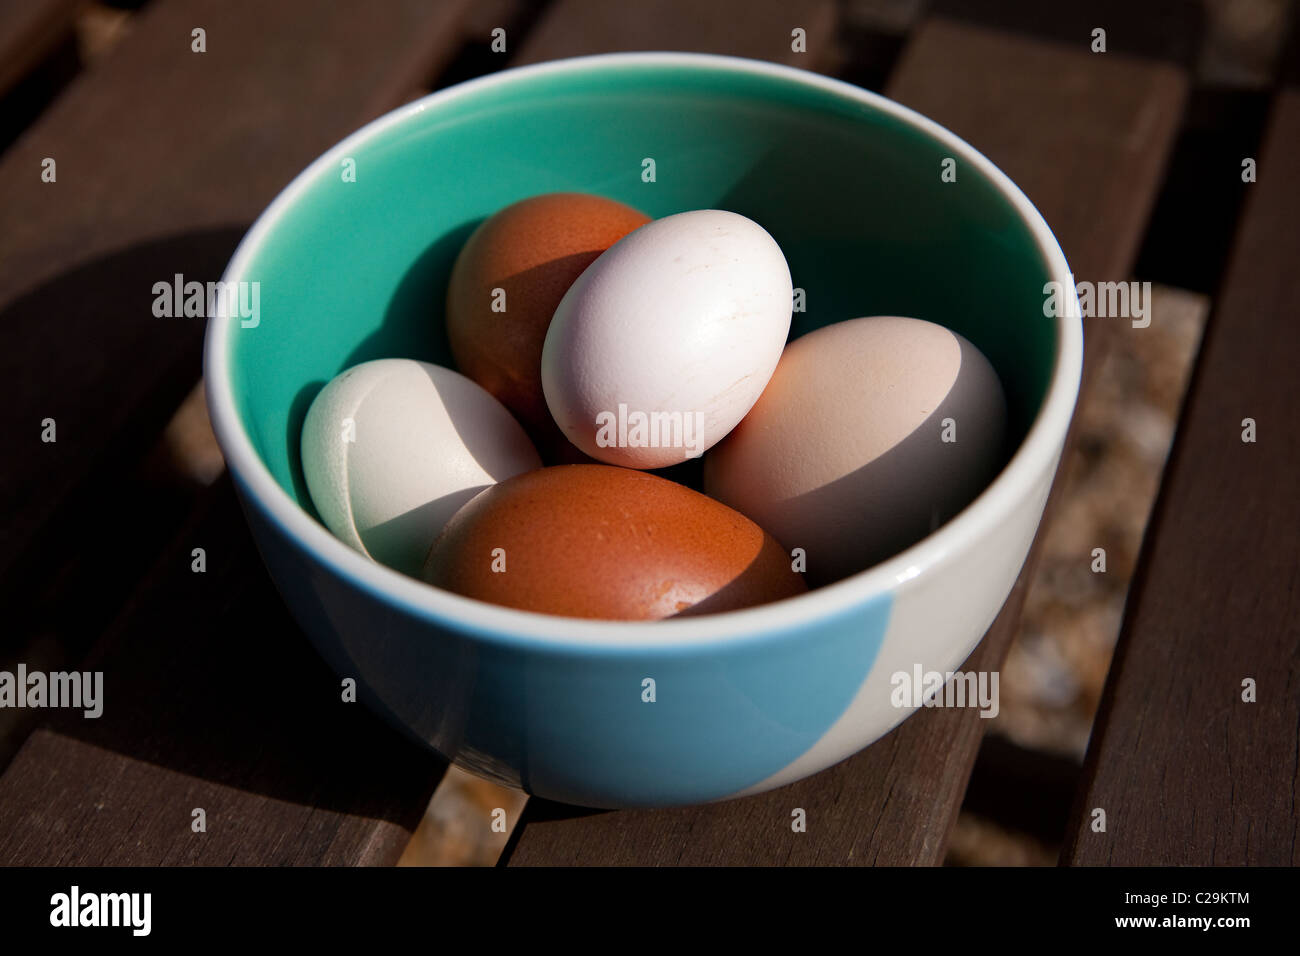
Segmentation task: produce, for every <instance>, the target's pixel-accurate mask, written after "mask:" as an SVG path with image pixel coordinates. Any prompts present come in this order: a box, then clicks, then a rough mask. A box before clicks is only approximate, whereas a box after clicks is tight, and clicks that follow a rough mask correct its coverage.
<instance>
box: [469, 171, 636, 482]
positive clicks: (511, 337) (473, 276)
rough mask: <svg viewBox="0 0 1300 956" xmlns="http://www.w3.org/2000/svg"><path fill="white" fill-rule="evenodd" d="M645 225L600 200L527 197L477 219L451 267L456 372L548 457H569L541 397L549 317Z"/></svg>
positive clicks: (580, 195)
mask: <svg viewBox="0 0 1300 956" xmlns="http://www.w3.org/2000/svg"><path fill="white" fill-rule="evenodd" d="M649 221H650V217H649V216H647V215H645V214H644V213H642V212H639V211H638V210H636V209H633V208H632V207H631V206H626V205H624V204H623V203H620V202H615V201H614V200H612V199H606V198H604V197H602V196H591V195H587V194H585V193H548V194H546V195H542V196H533V197H530V198H528V199H523V200H520V201H519V202H516V203H513V204H511V205H509V206H507V207H506V208H504V209H502V210H500V211H499V212H497V213H496V214H494V215H492V216H489V217H488V218H487V219H486V220H484V221H483V222H482V223H481V224H480V225H479V226H478V228H477V229H475V230H474V232H473V233H472V234H471V235H470V237H469V239H468V240H466V242H465V245H464V246H463V247H462V249H461V251H460V254H459V255H458V256H457V258H456V263H455V265H454V266H453V267H452V272H451V278H450V280H449V282H448V286H447V314H446V321H447V338H448V341H449V344H450V345H451V352H452V356H453V357H454V359H455V361H456V367H457V368H458V369H459V370H460V371H461V372H462V373H464V374H465V375H468V376H469V377H470V378H471V379H473V380H474V381H475V382H477V383H478V384H480V385H482V386H483V387H484V388H486V389H487V390H488V391H489V392H491V393H492V395H493V396H495V397H496V398H497V399H498V400H499V401H501V402H502V404H504V405H505V406H506V407H507V408H508V409H510V411H511V412H512V413H513V414H514V415H515V416H516V417H517V418H518V419H519V421H520V422H521V423H522V424H523V425H524V427H525V429H526V430H527V431H528V433H529V434H530V435H531V436H532V438H533V439H534V441H535V442H537V443H538V445H539V446H541V448H542V450H543V452H544V453H547V452H549V454H547V458H548V459H554V458H560V459H565V458H574V457H576V453H574V452H572V451H570V449H569V448H568V447H567V446H568V442H567V441H565V440H564V439H563V438H562V436H561V435H560V432H559V429H558V428H556V426H555V423H554V422H553V421H552V419H551V414H550V412H549V411H547V409H546V399H545V397H544V396H543V395H542V381H541V361H542V343H543V342H544V341H545V339H546V329H547V327H548V326H549V325H550V324H551V316H552V315H554V314H555V307H556V306H557V305H559V303H560V299H562V298H563V297H564V293H565V292H567V291H568V289H569V286H570V285H572V284H573V280H574V279H576V278H577V277H578V276H579V275H581V274H582V271H583V270H584V269H586V268H587V266H589V265H591V263H592V262H593V261H594V260H595V258H596V257H597V256H598V255H600V254H601V253H602V252H604V251H605V250H606V249H608V248H609V247H610V246H612V245H613V244H614V243H615V242H617V241H618V240H619V239H621V238H623V236H625V235H627V234H628V233H629V232H631V231H632V230H633V229H636V228H637V227H638V226H641V225H644V224H645V223H647V222H649ZM494 289H501V290H502V291H503V293H504V296H505V298H504V304H505V311H496V310H494V308H493V304H494V302H496V301H498V300H497V297H496V296H494V294H493V290H494Z"/></svg>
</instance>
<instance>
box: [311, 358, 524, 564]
mask: <svg viewBox="0 0 1300 956" xmlns="http://www.w3.org/2000/svg"><path fill="white" fill-rule="evenodd" d="M539 467H541V459H540V458H539V457H538V454H537V451H536V449H534V448H533V445H532V443H531V442H530V441H529V440H528V436H527V435H526V434H524V430H523V428H521V427H520V425H519V423H518V422H516V421H515V420H514V418H512V417H511V415H510V413H509V412H508V411H506V409H505V407H504V406H503V405H502V404H501V403H500V402H498V401H497V400H496V399H495V398H493V397H492V396H491V395H489V394H488V393H487V392H486V391H484V390H483V389H482V388H480V387H479V386H478V385H476V384H474V383H473V382H471V381H470V380H469V379H468V378H466V377H465V376H463V375H461V374H459V373H458V372H454V371H452V370H451V369H448V368H443V367H441V366H438V365H431V364H429V363H427V362H416V361H412V360H409V359H378V360H376V361H373V362H364V363H362V364H360V365H357V366H354V367H353V368H350V369H348V370H347V371H345V372H343V373H342V374H340V375H338V376H337V377H336V378H334V379H333V381H331V382H330V383H329V384H328V385H326V386H325V387H324V388H323V389H321V391H320V393H319V394H318V395H317V396H316V398H315V400H314V401H313V402H312V404H311V407H310V408H309V409H308V410H307V418H306V420H305V421H304V423H303V429H302V468H303V475H304V477H305V478H306V480H307V489H308V491H309V492H310V493H311V499H312V502H313V504H315V506H316V511H317V513H318V514H319V515H320V517H321V520H322V521H323V522H324V523H325V526H326V527H327V528H329V529H330V531H332V532H334V534H335V535H336V536H337V537H338V538H340V539H342V540H343V541H344V542H346V543H347V544H349V545H351V546H352V547H354V548H356V549H357V550H358V551H360V552H362V553H363V554H367V555H369V556H370V557H372V558H374V559H375V560H376V561H379V562H380V563H382V564H386V565H388V566H390V567H392V568H396V569H397V570H399V571H401V572H403V573H405V574H410V575H412V576H418V575H419V572H420V568H421V566H422V564H423V562H424V558H425V556H426V555H427V554H428V551H429V547H430V545H431V544H432V543H433V540H434V539H435V538H436V537H437V536H438V534H439V532H440V531H441V530H442V527H443V525H445V524H446V523H447V519H449V518H450V517H451V516H452V515H453V514H455V512H456V510H457V509H458V508H460V506H461V505H463V504H464V503H465V502H467V501H468V500H469V499H471V498H472V497H474V495H476V494H478V493H479V492H480V491H482V490H483V489H484V488H486V487H487V486H488V485H491V484H494V483H495V482H498V481H501V480H503V479H505V478H509V477H511V476H513V475H517V474H519V473H520V472H524V471H528V470H529V469H533V468H539Z"/></svg>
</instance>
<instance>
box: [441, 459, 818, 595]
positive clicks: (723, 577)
mask: <svg viewBox="0 0 1300 956" xmlns="http://www.w3.org/2000/svg"><path fill="white" fill-rule="evenodd" d="M498 549H500V550H498ZM501 568H504V570H500V569H501ZM425 580H427V581H429V582H430V583H431V584H434V585H435V586H437V587H441V588H445V589H447V590H449V591H454V592H456V593H458V594H463V595H465V596H467V597H472V598H478V599H479V600H481V601H489V602H491V603H493V604H501V605H505V606H507V607H513V608H520V609H523V610H529V611H540V612H543V613H546V614H559V615H564V616H567V617H583V618H601V619H606V620H653V619H658V618H664V617H669V616H672V615H675V614H701V613H710V612H714V611H729V610H734V609H737V608H743V607H749V606H751V605H755V604H763V603H766V602H768V601H775V600H779V599H781V598H784V597H790V596H792V595H795V594H799V593H802V592H803V591H805V590H806V585H805V584H804V582H803V578H802V576H801V575H800V574H799V573H798V572H797V571H795V570H793V569H792V566H791V559H790V556H789V554H787V553H786V551H785V550H784V549H783V548H782V547H781V545H779V544H778V543H777V542H776V540H775V539H774V538H773V537H772V536H771V535H769V534H767V533H765V532H764V531H763V530H762V529H761V528H759V527H758V526H757V525H756V524H754V522H752V521H750V520H749V519H748V518H746V517H745V516H744V515H741V514H738V513H737V512H735V511H733V510H732V509H730V508H728V507H726V506H725V505H722V504H719V503H718V502H716V501H714V500H712V499H711V498H708V497H706V496H704V495H702V494H700V493H699V492H697V491H692V490H691V489H689V488H686V487H684V486H682V485H679V484H676V483H675V482H671V481H668V480H666V479H664V478H659V477H657V476H655V475H648V474H645V473H644V472H639V471H632V470H630V469H626V468H615V467H612V466H609V465H560V466H556V467H554V468H544V469H542V470H540V471H533V472H529V473H527V474H524V475H520V476H518V477H516V478H512V479H510V480H509V481H504V482H502V483H501V484H499V485H494V486H493V487H491V488H489V489H488V490H486V491H484V492H483V493H482V494H480V495H479V496H478V497H476V498H475V499H474V500H473V501H471V502H470V503H469V504H467V505H466V506H465V507H464V508H462V509H461V510H460V511H458V512H457V513H456V515H455V517H453V518H452V519H451V521H450V522H448V524H447V527H446V528H445V529H444V531H443V533H442V535H441V536H440V537H439V538H438V540H437V542H436V543H435V544H434V546H433V548H432V549H431V550H430V552H429V560H428V564H427V565H426V567H425Z"/></svg>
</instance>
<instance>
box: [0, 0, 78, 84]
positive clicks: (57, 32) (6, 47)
mask: <svg viewBox="0 0 1300 956" xmlns="http://www.w3.org/2000/svg"><path fill="white" fill-rule="evenodd" d="M84 3H85V0H0V96H3V95H4V94H5V93H7V92H8V91H9V90H10V88H12V87H13V86H14V85H15V84H16V83H18V81H19V80H21V79H22V78H23V77H24V76H26V75H27V72H28V71H29V70H31V69H33V68H34V67H35V66H36V65H37V64H38V63H40V61H41V59H42V58H44V57H45V56H46V54H48V53H49V52H50V51H52V50H53V49H54V48H55V46H57V45H58V43H59V41H60V40H62V39H63V38H64V37H66V36H67V35H68V34H69V33H70V32H71V30H72V23H73V20H74V19H75V18H76V14H77V10H78V8H79V7H81V6H83V5H84Z"/></svg>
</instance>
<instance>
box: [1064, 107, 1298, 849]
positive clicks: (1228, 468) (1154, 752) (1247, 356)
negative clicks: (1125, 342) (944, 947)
mask: <svg viewBox="0 0 1300 956" xmlns="http://www.w3.org/2000/svg"><path fill="white" fill-rule="evenodd" d="M1298 153H1300V89H1296V88H1292V89H1289V90H1287V91H1285V92H1283V93H1281V94H1279V96H1278V98H1277V100H1276V104H1275V106H1274V110H1273V114H1272V120H1271V124H1270V127H1269V129H1268V132H1267V134H1266V138H1265V141H1264V149H1263V152H1262V155H1261V156H1259V157H1257V158H1258V160H1259V166H1258V181H1257V182H1256V183H1255V184H1253V185H1251V186H1249V187H1248V188H1249V190H1250V195H1249V196H1248V198H1247V205H1246V210H1245V214H1244V218H1243V221H1242V225H1241V227H1240V229H1239V231H1238V235H1237V242H1236V246H1235V248H1234V251H1233V254H1232V258H1231V260H1230V264H1229V268H1228V272H1227V274H1226V277H1225V280H1224V284H1223V288H1222V290H1221V294H1220V297H1219V299H1218V302H1217V304H1216V307H1215V309H1214V312H1213V314H1212V315H1211V318H1210V325H1209V328H1208V331H1207V333H1206V339H1205V344H1204V346H1203V348H1202V350H1201V355H1200V358H1199V361H1198V365H1197V368H1196V371H1195V373H1194V378H1193V381H1192V386H1191V390H1190V392H1189V397H1188V400H1187V403H1186V407H1185V411H1184V414H1183V417H1182V421H1181V423H1180V425H1179V429H1178V434H1177V438H1176V440H1175V445H1174V450H1173V452H1172V454H1171V457H1170V461H1169V465H1168V467H1167V469H1166V477H1165V481H1164V484H1163V486H1162V488H1161V493H1160V497H1159V499H1158V501H1157V504H1156V507H1155V511H1154V515H1153V518H1152V521H1151V523H1150V525H1149V526H1148V530H1147V538H1146V541H1145V543H1144V548H1143V552H1142V555H1141V558H1140V563H1139V568H1138V574H1137V578H1136V580H1135V582H1134V585H1133V589H1132V592H1131V593H1130V596H1129V600H1128V606H1127V609H1126V615H1125V621H1124V626H1123V629H1122V631H1121V636H1120V643H1119V647H1118V649H1117V651H1116V654H1115V659H1114V662H1113V663H1112V665H1111V673H1110V677H1109V680H1108V683H1107V687H1106V691H1105V695H1104V696H1103V699H1102V704H1101V711H1100V714H1099V716H1098V719H1097V725H1096V727H1095V729H1094V731H1093V738H1092V742H1091V746H1090V748H1089V752H1088V756H1087V759H1086V762H1085V766H1084V774H1085V781H1086V786H1085V788H1084V789H1083V791H1082V793H1081V798H1080V800H1079V801H1078V803H1077V804H1076V806H1075V808H1074V813H1073V818H1072V821H1071V825H1070V828H1069V830H1068V832H1067V837H1066V845H1065V848H1064V851H1063V853H1062V860H1063V861H1064V862H1067V863H1074V864H1114V865H1129V866H1131V865H1139V864H1140V865H1153V864H1162V865H1169V864H1172V865H1176V866H1186V865H1216V866H1225V865H1226V866H1234V865H1242V864H1250V865H1264V866H1295V865H1297V864H1300V842H1298V841H1297V837H1298V836H1300V811H1298V810H1297V808H1296V794H1297V792H1300V760H1298V759H1297V755H1298V754H1300V495H1298V494H1297V486H1298V483H1297V479H1296V475H1297V474H1300V444H1297V442H1296V440H1295V428H1296V405H1297V402H1296V397H1297V390H1296V378H1297V375H1296V370H1297V369H1298V368H1300V325H1298V324H1297V321H1296V319H1297V316H1300V274H1297V272H1296V268H1295V265H1296V264H1295V236H1296V225H1295V224H1296V221H1297V219H1300V193H1298V192H1297V191H1296V188H1295V182H1294V178H1295V157H1296V155H1297V154H1298ZM1237 174H1238V171H1237V170H1236V169H1229V170H1225V171H1224V175H1228V176H1235V175H1237ZM1246 418H1253V419H1254V420H1255V422H1256V423H1257V436H1256V437H1257V440H1256V442H1255V443H1254V444H1248V443H1244V442H1243V441H1242V430H1243V428H1242V420H1243V419H1246ZM1247 678H1250V679H1253V680H1254V681H1255V682H1257V685H1258V688H1257V691H1256V693H1257V695H1258V697H1257V701H1256V702H1255V703H1246V702H1245V701H1243V700H1242V694H1243V684H1242V682H1243V681H1244V680H1246V679H1247ZM1096 809H1101V810H1103V811H1104V812H1105V825H1106V826H1105V832H1095V831H1094V830H1093V829H1092V824H1093V821H1094V819H1095V817H1094V810H1096Z"/></svg>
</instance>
